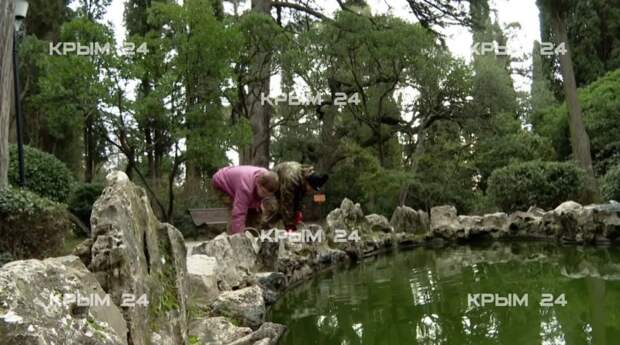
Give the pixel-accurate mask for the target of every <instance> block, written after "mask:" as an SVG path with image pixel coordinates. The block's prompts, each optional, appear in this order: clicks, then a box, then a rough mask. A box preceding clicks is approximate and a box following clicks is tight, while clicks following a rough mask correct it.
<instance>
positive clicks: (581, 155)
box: [538, 0, 599, 201]
mask: <svg viewBox="0 0 620 345" xmlns="http://www.w3.org/2000/svg"><path fill="white" fill-rule="evenodd" d="M538 4H539V7H543V8H545V9H546V11H547V13H549V17H550V20H551V27H552V32H553V37H554V41H555V44H556V46H560V45H564V52H563V53H562V52H560V55H559V60H560V70H561V74H562V82H563V85H564V94H565V96H566V104H567V106H568V113H569V119H568V123H569V128H570V138H571V147H572V150H573V158H574V159H575V160H576V161H577V162H578V163H579V165H580V166H581V167H582V168H583V169H584V170H585V171H586V179H587V181H586V186H587V190H588V191H587V193H588V194H589V195H588V197H587V198H586V200H588V201H595V200H597V199H598V198H599V191H598V186H597V183H596V178H595V177H594V169H593V167H592V155H591V153H590V138H589V136H588V133H587V132H586V129H585V125H584V122H583V114H582V112H581V106H580V104H579V99H578V98H577V84H576V81H575V72H574V70H573V61H572V57H571V50H570V45H569V41H568V36H567V23H566V17H567V11H568V8H569V6H570V4H571V1H569V0H539V1H538Z"/></svg>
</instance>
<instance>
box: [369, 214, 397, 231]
mask: <svg viewBox="0 0 620 345" xmlns="http://www.w3.org/2000/svg"><path fill="white" fill-rule="evenodd" d="M366 221H367V222H368V225H369V226H370V230H371V231H374V232H385V233H392V232H394V229H393V228H392V225H390V222H389V221H388V220H387V218H385V216H382V215H378V214H369V215H367V216H366Z"/></svg>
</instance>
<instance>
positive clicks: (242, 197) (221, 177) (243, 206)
mask: <svg viewBox="0 0 620 345" xmlns="http://www.w3.org/2000/svg"><path fill="white" fill-rule="evenodd" d="M265 172H267V169H265V168H261V167H255V166H249V165H240V166H231V167H225V168H222V169H220V170H218V171H217V172H216V173H215V175H213V185H214V186H215V187H217V188H218V189H220V190H221V191H222V192H224V193H226V194H228V195H230V197H231V198H232V199H233V200H234V201H233V208H232V214H231V226H230V230H231V233H233V234H236V233H240V232H243V229H244V228H245V218H246V216H247V214H248V209H250V208H260V201H261V199H260V198H259V196H258V192H257V190H256V179H257V178H258V177H259V176H260V175H262V174H263V173H265Z"/></svg>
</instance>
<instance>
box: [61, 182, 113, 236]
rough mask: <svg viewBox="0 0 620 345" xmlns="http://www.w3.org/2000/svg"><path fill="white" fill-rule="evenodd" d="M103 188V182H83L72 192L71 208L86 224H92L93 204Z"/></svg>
mask: <svg viewBox="0 0 620 345" xmlns="http://www.w3.org/2000/svg"><path fill="white" fill-rule="evenodd" d="M103 188H104V186H103V184H100V183H81V184H79V185H78V186H77V187H76V188H74V190H73V192H72V193H71V197H70V198H69V210H70V211H71V212H72V213H73V214H74V215H76V216H77V217H78V218H79V219H80V220H81V221H82V222H83V223H84V224H85V225H86V226H90V214H91V212H92V210H93V204H94V203H95V201H97V198H99V196H100V195H101V193H102V192H103Z"/></svg>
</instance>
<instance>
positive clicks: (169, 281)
mask: <svg viewBox="0 0 620 345" xmlns="http://www.w3.org/2000/svg"><path fill="white" fill-rule="evenodd" d="M91 227H92V232H91V236H92V238H93V245H92V247H91V255H92V256H91V261H90V263H89V265H88V268H89V270H90V271H91V272H93V273H94V274H95V276H96V277H97V280H98V281H99V283H100V284H101V286H102V287H103V289H104V290H105V291H106V292H107V293H109V294H110V295H111V297H112V300H113V301H114V302H115V303H116V304H117V305H127V307H126V308H124V309H123V312H124V314H123V316H124V318H125V320H126V321H127V324H128V325H129V339H130V343H131V344H133V345H147V344H148V343H149V339H153V338H155V339H161V341H162V342H165V343H170V344H175V345H176V344H186V343H187V327H188V326H187V318H186V315H187V308H186V300H187V298H188V295H189V291H188V281H187V267H186V255H187V253H186V248H185V243H184V240H183V235H181V233H180V232H179V231H178V230H177V229H176V228H174V227H173V226H172V225H170V224H166V223H161V222H159V221H158V220H157V218H156V217H155V214H154V213H153V210H152V209H151V205H150V202H149V200H148V198H147V196H146V192H145V191H144V190H143V189H142V188H139V187H138V186H136V185H134V184H133V183H132V182H131V181H129V179H128V177H127V175H125V174H124V173H123V172H120V171H114V172H112V173H110V174H109V175H108V176H107V186H106V188H105V189H104V191H103V194H102V195H101V196H100V197H99V199H98V200H97V201H96V202H95V204H94V205H93V211H92V215H91ZM145 299H148V305H146V304H147V303H144V302H146V301H145ZM140 301H143V303H141V302H140ZM136 302H137V303H136ZM129 305H130V306H129ZM152 333H156V334H152Z"/></svg>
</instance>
